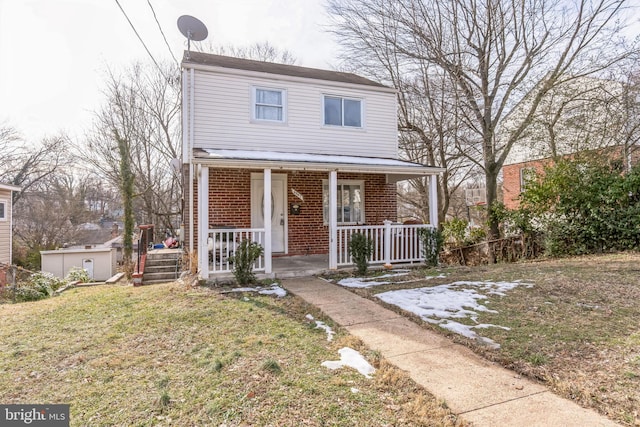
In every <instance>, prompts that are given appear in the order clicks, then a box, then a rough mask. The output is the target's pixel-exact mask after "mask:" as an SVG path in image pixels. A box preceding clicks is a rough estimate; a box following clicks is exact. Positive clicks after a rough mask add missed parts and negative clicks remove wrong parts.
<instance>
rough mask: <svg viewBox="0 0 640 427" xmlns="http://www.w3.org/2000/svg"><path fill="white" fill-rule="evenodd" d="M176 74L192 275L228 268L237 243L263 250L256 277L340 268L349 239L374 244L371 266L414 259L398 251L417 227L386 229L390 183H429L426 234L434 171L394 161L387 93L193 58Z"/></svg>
mask: <svg viewBox="0 0 640 427" xmlns="http://www.w3.org/2000/svg"><path fill="white" fill-rule="evenodd" d="M182 68H183V78H182V82H183V87H182V107H183V108H182V114H183V119H182V125H183V152H182V159H183V164H184V173H185V178H184V182H185V189H184V190H185V191H184V200H185V209H184V223H185V227H184V243H185V247H186V248H187V249H189V250H192V251H197V253H198V255H199V256H198V260H199V261H198V262H199V270H200V273H201V275H202V276H203V277H208V276H209V275H210V274H215V273H219V272H229V271H230V270H231V269H232V268H233V266H232V264H231V263H230V262H229V257H230V256H232V255H233V254H234V251H235V248H236V247H237V244H238V242H239V241H240V240H242V239H244V238H249V239H252V240H254V241H257V242H259V243H260V244H261V245H262V246H263V247H264V256H263V257H262V258H261V259H260V261H259V262H258V263H257V269H258V270H263V271H265V272H266V273H272V257H273V256H274V255H277V256H285V255H313V254H328V255H329V256H328V258H329V261H328V267H329V268H331V269H335V268H337V267H338V266H339V265H344V264H350V263H351V260H350V256H349V254H348V250H347V248H348V240H349V236H350V235H351V234H352V233H353V232H357V231H360V232H365V233H367V234H368V235H370V236H372V238H374V239H377V240H376V252H375V253H374V256H373V259H372V261H373V262H384V263H389V262H395V261H406V260H413V259H419V258H420V257H421V256H422V254H419V253H415V252H416V251H415V250H412V251H409V249H406V250H405V249H402V248H401V246H402V244H404V241H403V236H405V237H406V236H409V235H416V234H417V233H415V228H419V227H425V226H424V225H417V226H416V225H413V226H411V227H414V229H412V230H413V231H414V232H412V233H410V232H409V231H408V230H409V229H408V228H407V227H410V226H405V228H404V229H403V228H402V226H396V225H393V226H392V225H391V223H393V222H395V221H396V219H397V201H396V183H397V182H398V181H401V180H405V179H408V178H412V177H419V176H430V177H431V192H430V196H431V198H430V202H431V205H430V210H431V212H433V215H432V216H431V221H430V222H431V224H430V225H431V226H437V211H438V210H437V196H436V189H437V185H436V177H437V175H438V174H439V173H441V172H442V169H440V168H435V167H429V166H424V165H420V164H415V163H411V162H407V161H403V160H400V159H398V143H397V138H398V131H397V123H396V91H395V90H394V89H392V88H389V87H386V86H383V85H381V84H379V83H376V82H373V81H371V80H368V79H365V78H363V77H359V76H356V75H354V74H348V73H341V72H335V71H327V70H319V69H311V68H305V67H298V66H291V65H282V64H273V63H267V62H260V61H252V60H245V59H237V58H230V57H225V56H219V55H210V54H203V53H194V52H191V53H187V54H186V55H185V58H184V59H183V62H182ZM264 194H269V195H270V197H267V200H268V201H270V202H267V203H264V202H263V200H264ZM264 218H270V220H269V221H264ZM385 221H387V227H386V229H385V225H384V224H385ZM394 227H395V228H394ZM385 230H386V231H385ZM385 232H386V233H387V234H385ZM403 233H404V234H403ZM391 234H392V235H393V236H394V237H393V238H391V237H390V236H391ZM376 236H377V237H376ZM385 236H386V238H385ZM405 240H406V239H405ZM394 245H395V246H394ZM415 245H416V244H415V242H414V243H411V248H414V247H415ZM407 251H409V252H412V254H409V253H408V252H407ZM201 254H207V255H206V256H202V255H201Z"/></svg>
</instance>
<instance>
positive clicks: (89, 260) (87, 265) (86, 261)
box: [82, 258, 93, 279]
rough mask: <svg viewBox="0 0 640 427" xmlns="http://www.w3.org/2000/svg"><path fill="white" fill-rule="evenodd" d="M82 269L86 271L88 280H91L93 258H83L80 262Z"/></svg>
mask: <svg viewBox="0 0 640 427" xmlns="http://www.w3.org/2000/svg"><path fill="white" fill-rule="evenodd" d="M82 268H84V269H85V270H87V274H88V275H89V278H90V279H93V258H85V259H83V260H82Z"/></svg>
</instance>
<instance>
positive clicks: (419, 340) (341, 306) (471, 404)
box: [282, 277, 617, 427]
mask: <svg viewBox="0 0 640 427" xmlns="http://www.w3.org/2000/svg"><path fill="white" fill-rule="evenodd" d="M282 285H283V287H284V288H286V289H287V290H288V291H290V292H291V293H293V294H295V295H298V296H299V297H301V298H302V299H304V300H305V301H307V302H309V303H310V304H312V305H315V306H316V307H318V308H320V309H321V310H322V312H323V313H324V314H325V315H327V316H329V317H330V318H331V319H333V321H334V322H336V323H337V324H339V325H340V326H342V327H344V328H345V329H346V330H347V331H349V332H350V333H351V334H352V335H354V336H356V337H358V338H360V339H361V340H362V341H363V342H364V343H365V344H366V345H367V346H368V347H369V348H371V349H373V350H378V351H380V353H381V354H382V356H383V357H384V358H385V359H387V360H389V361H390V362H391V363H393V364H394V365H395V366H397V367H398V368H400V369H402V370H404V371H406V372H407V373H408V374H409V375H410V376H411V378H413V380H414V381H416V382H417V383H418V384H420V385H421V386H422V387H424V388H425V389H426V390H428V391H429V392H431V393H432V394H433V395H435V396H436V397H437V398H439V399H443V400H444V401H445V402H446V403H447V405H448V407H449V408H450V409H451V411H452V412H453V413H455V414H457V415H460V416H461V417H462V418H464V419H465V420H467V421H470V422H472V423H473V424H474V425H475V426H541V427H550V426H562V427H568V426H576V427H577V426H580V427H587V426H616V425H617V424H616V423H614V422H613V421H611V420H609V419H607V418H605V417H603V416H601V415H599V414H598V413H596V412H595V411H592V410H589V409H584V408H582V407H580V406H578V405H577V404H575V403H573V402H571V401H569V400H566V399H563V398H561V397H559V396H557V395H555V394H553V393H552V392H550V391H549V390H547V388H546V387H544V386H542V385H540V384H537V383H535V382H532V381H529V380H527V379H524V378H522V377H520V376H519V375H518V374H516V373H515V372H513V371H509V370H507V369H504V368H502V367H500V366H499V365H496V364H494V363H491V362H488V361H486V360H484V359H483V358H481V357H480V356H477V355H476V354H474V353H473V352H472V351H471V350H469V349H468V348H466V347H464V346H461V345H458V344H454V343H452V342H451V341H450V340H448V339H447V338H446V337H443V336H441V335H438V334H437V333H435V332H431V331H429V330H426V329H424V328H421V327H420V326H418V325H416V324H415V323H413V322H412V321H410V320H408V319H406V318H405V317H403V316H400V315H399V314H397V313H395V312H393V311H391V310H388V309H386V308H384V307H382V306H381V305H379V304H376V303H375V302H373V301H370V300H368V299H365V298H362V297H359V296H358V295H356V294H354V293H353V292H350V291H348V290H346V289H344V288H342V287H340V286H337V285H334V284H331V283H328V282H326V281H324V280H321V279H318V278H315V277H301V278H292V279H286V280H283V281H282Z"/></svg>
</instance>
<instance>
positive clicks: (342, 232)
mask: <svg viewBox="0 0 640 427" xmlns="http://www.w3.org/2000/svg"><path fill="white" fill-rule="evenodd" d="M422 228H432V226H431V225H430V224H393V223H392V222H391V221H385V222H384V225H346V226H339V227H338V265H339V266H340V265H351V264H353V262H352V261H351V251H350V250H349V242H350V241H351V236H353V235H354V234H356V233H361V234H364V235H365V236H366V237H367V238H369V239H370V240H371V241H372V242H373V254H372V255H371V259H370V260H369V262H370V263H371V264H385V265H388V264H391V263H394V262H415V261H422V260H424V257H423V254H422V241H421V240H420V235H419V231H418V230H420V229H422Z"/></svg>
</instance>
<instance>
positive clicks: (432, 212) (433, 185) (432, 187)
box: [429, 175, 438, 228]
mask: <svg viewBox="0 0 640 427" xmlns="http://www.w3.org/2000/svg"><path fill="white" fill-rule="evenodd" d="M429 223H430V224H431V225H432V226H433V227H435V228H438V175H431V176H430V179H429Z"/></svg>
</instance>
